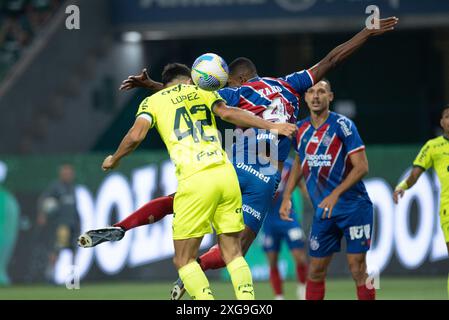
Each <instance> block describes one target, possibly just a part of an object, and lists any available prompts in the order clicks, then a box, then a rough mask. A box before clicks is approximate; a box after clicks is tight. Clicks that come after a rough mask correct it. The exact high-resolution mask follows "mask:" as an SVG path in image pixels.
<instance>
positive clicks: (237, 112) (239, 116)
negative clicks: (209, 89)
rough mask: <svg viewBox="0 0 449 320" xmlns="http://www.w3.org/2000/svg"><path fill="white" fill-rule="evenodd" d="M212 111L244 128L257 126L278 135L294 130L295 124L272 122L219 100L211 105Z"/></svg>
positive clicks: (293, 131)
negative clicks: (275, 132)
mask: <svg viewBox="0 0 449 320" xmlns="http://www.w3.org/2000/svg"><path fill="white" fill-rule="evenodd" d="M212 111H213V112H214V113H215V114H216V115H217V116H219V117H220V118H221V119H222V120H224V121H226V122H229V123H232V124H235V125H236V126H239V127H244V128H259V129H266V130H272V131H277V133H278V134H279V135H283V136H291V135H293V134H294V133H295V132H296V129H297V128H296V125H294V124H292V123H273V122H269V121H266V120H264V119H262V118H260V117H257V116H255V115H254V114H253V113H251V112H248V111H246V110H243V109H240V108H231V107H228V106H227V105H226V104H225V103H224V102H222V101H220V102H218V103H215V104H214V105H213V106H212Z"/></svg>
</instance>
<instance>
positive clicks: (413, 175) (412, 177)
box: [393, 166, 424, 204]
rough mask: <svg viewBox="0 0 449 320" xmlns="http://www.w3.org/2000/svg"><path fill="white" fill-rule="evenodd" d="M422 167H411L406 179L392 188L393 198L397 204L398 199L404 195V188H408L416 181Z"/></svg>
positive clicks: (422, 170) (421, 171)
mask: <svg viewBox="0 0 449 320" xmlns="http://www.w3.org/2000/svg"><path fill="white" fill-rule="evenodd" d="M423 172H424V169H423V168H421V167H416V166H415V167H413V170H412V171H411V172H410V174H409V176H408V177H407V179H405V180H404V181H402V182H401V183H399V184H398V185H397V186H396V188H395V189H394V193H393V200H394V203H396V204H398V202H399V199H400V198H402V197H403V196H404V193H405V190H407V189H410V188H411V187H413V186H414V185H415V183H416V182H417V181H418V179H419V177H420V176H421V175H422V174H423Z"/></svg>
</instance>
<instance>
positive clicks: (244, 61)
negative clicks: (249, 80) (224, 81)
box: [229, 57, 257, 76]
mask: <svg viewBox="0 0 449 320" xmlns="http://www.w3.org/2000/svg"><path fill="white" fill-rule="evenodd" d="M229 73H230V74H231V75H236V74H246V75H249V76H251V75H254V76H255V75H257V68H256V65H255V64H254V63H253V62H252V61H251V60H250V59H248V58H245V57H240V58H237V59H235V60H234V61H232V62H231V64H230V65H229Z"/></svg>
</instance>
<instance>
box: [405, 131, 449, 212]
mask: <svg viewBox="0 0 449 320" xmlns="http://www.w3.org/2000/svg"><path fill="white" fill-rule="evenodd" d="M413 165H414V166H417V167H421V168H422V169H424V170H427V169H429V168H430V167H433V168H434V170H435V172H436V173H437V175H438V179H439V180H440V184H441V200H440V203H441V205H440V206H441V208H447V207H448V205H449V139H447V138H446V137H444V136H440V137H438V138H435V139H432V140H429V141H428V142H427V143H426V144H425V145H424V147H422V149H421V151H420V152H419V154H418V156H417V157H416V159H415V161H414V162H413Z"/></svg>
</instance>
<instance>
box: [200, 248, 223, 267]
mask: <svg viewBox="0 0 449 320" xmlns="http://www.w3.org/2000/svg"><path fill="white" fill-rule="evenodd" d="M198 262H199V264H200V266H201V269H203V270H204V271H206V270H210V269H212V270H215V269H220V268H223V267H224V266H226V263H225V262H224V261H223V258H222V257H221V252H220V247H219V246H218V244H216V245H215V246H213V247H212V248H210V249H209V251H207V252H206V253H205V254H203V255H202V256H200V257H199V261H198Z"/></svg>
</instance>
